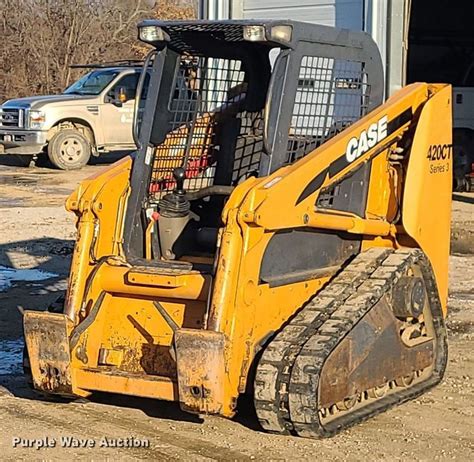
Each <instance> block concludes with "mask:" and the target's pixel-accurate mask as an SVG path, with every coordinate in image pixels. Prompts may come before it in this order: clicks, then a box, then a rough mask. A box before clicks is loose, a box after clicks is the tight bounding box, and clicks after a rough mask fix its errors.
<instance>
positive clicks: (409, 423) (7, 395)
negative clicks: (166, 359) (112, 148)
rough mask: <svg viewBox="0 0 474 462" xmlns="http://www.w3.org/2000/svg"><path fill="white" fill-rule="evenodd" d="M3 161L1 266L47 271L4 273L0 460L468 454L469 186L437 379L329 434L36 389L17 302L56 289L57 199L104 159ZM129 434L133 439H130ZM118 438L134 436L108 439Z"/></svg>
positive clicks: (472, 438) (60, 211)
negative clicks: (27, 367) (25, 367)
mask: <svg viewBox="0 0 474 462" xmlns="http://www.w3.org/2000/svg"><path fill="white" fill-rule="evenodd" d="M5 163H6V164H7V165H0V217H1V220H0V265H2V266H5V267H8V268H15V269H18V270H26V271H28V270H30V271H31V270H40V271H43V272H48V273H54V274H53V275H48V278H46V279H43V280H41V281H38V280H32V281H13V280H12V281H11V286H10V287H9V288H6V289H5V290H4V291H1V292H0V428H1V430H2V431H1V432H0V449H1V451H2V452H1V454H2V456H1V459H2V460H12V461H13V460H23V459H25V460H26V459H28V460H31V459H48V460H61V459H73V458H86V459H91V458H94V459H96V460H97V459H107V458H110V459H114V460H115V459H124V460H133V459H145V458H150V459H151V458H153V459H159V458H160V459H165V460H169V459H184V460H216V459H217V460H223V459H230V460H246V459H256V460H259V459H267V460H268V459H283V460H286V459H288V460H295V459H296V460H303V459H315V458H318V459H322V460H336V461H342V460H351V461H352V460H364V461H365V460H381V459H383V460H394V461H395V460H426V461H428V460H430V461H431V460H454V459H457V460H462V461H464V460H472V457H473V454H474V430H473V428H474V385H473V378H474V357H473V354H472V351H473V337H474V288H473V285H472V281H473V279H474V250H473V248H472V246H473V245H474V242H473V241H474V240H473V239H472V229H474V228H473V224H474V223H473V222H474V214H473V212H474V196H473V195H472V194H471V195H469V194H463V195H455V201H454V202H453V243H452V244H453V245H452V256H451V257H450V292H449V310H450V312H449V317H448V330H449V342H450V355H449V365H448V370H447V374H446V378H445V380H444V381H443V382H442V384H441V385H439V386H438V387H436V388H435V389H434V390H432V391H431V392H429V393H427V394H425V395H423V396H422V397H421V398H419V399H418V400H416V401H413V402H410V403H407V404H405V405H403V406H400V407H398V408H396V409H393V410H391V411H389V412H387V413H385V414H383V415H380V416H378V417H376V418H374V419H372V420H370V421H368V422H366V423H364V424H361V425H359V426H357V427H355V428H352V429H350V430H348V431H345V432H343V433H342V434H340V435H338V436H336V437H334V438H332V439H329V440H324V441H313V440H308V439H299V438H293V437H284V436H275V435H269V434H265V433H263V432H261V431H259V430H258V429H256V428H255V424H254V422H253V420H252V419H251V417H250V413H249V412H248V411H246V410H244V411H243V412H242V413H241V414H240V415H239V417H238V418H236V419H235V420H233V421H230V420H226V419H223V418H219V417H205V418H204V419H200V418H198V417H196V416H191V415H189V414H185V413H183V412H181V411H180V410H179V408H178V407H177V406H176V405H174V404H172V403H164V402H157V401H152V400H145V399H138V398H129V397H127V398H124V397H118V396H108V395H99V396H96V397H94V400H93V401H91V402H86V403H84V402H73V403H66V402H54V401H49V400H47V399H45V398H44V397H41V396H40V395H38V394H36V393H34V392H32V391H31V390H30V389H29V388H28V387H27V385H26V383H25V380H24V379H23V377H22V375H21V373H20V367H19V361H20V359H21V342H22V340H21V336H22V327H21V315H20V313H19V311H18V310H17V306H18V305H21V306H23V307H24V308H34V309H44V308H45V307H46V306H47V305H48V304H50V303H51V302H52V301H53V300H54V299H55V298H56V297H57V296H58V295H59V294H61V293H62V292H63V291H64V289H65V285H66V277H67V272H68V266H69V262H70V255H71V250H72V245H73V240H74V235H75V231H74V217H73V216H71V215H69V214H67V213H66V212H65V211H64V208H63V203H64V200H65V198H66V196H67V194H68V193H69V192H70V191H72V189H73V188H74V187H75V185H76V184H77V183H78V182H79V181H80V180H81V179H82V178H85V177H87V176H89V175H91V174H93V173H95V172H97V171H98V170H99V169H101V168H103V167H102V166H100V165H96V166H90V167H87V168H85V169H84V170H82V171H80V172H59V171H52V170H47V169H20V168H18V167H16V166H15V165H8V164H9V162H4V164H5ZM10 164H11V163H10ZM0 290H1V288H0ZM131 437H134V438H136V439H135V440H130V439H129V440H126V439H127V438H131ZM61 438H63V440H61ZM119 438H123V439H124V440H123V441H122V442H124V443H126V442H128V443H129V444H130V443H135V447H131V448H115V447H110V446H111V445H113V444H114V441H115V443H118V442H120V441H116V440H117V439H119ZM35 439H36V441H34V442H33V443H30V444H34V445H36V446H43V447H42V448H38V449H36V448H35V447H23V446H24V445H25V444H26V440H29V441H30V442H31V440H35ZM142 440H146V441H145V443H147V444H142V443H141V442H142ZM14 442H16V446H17V447H14V446H15V445H14ZM54 444H55V447H51V446H53V445H54ZM81 445H82V446H81ZM47 446H49V447H47ZM84 446H85V447H84ZM88 446H89V447H88ZM91 446H93V448H91ZM132 446H133V444H132Z"/></svg>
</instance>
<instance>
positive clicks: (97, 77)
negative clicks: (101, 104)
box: [64, 70, 118, 95]
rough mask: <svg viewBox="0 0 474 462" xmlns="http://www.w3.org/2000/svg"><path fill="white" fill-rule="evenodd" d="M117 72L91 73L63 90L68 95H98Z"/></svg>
mask: <svg viewBox="0 0 474 462" xmlns="http://www.w3.org/2000/svg"><path fill="white" fill-rule="evenodd" d="M117 74H118V71H112V70H108V71H92V72H89V73H88V74H86V75H85V76H84V77H81V78H80V79H79V80H78V81H77V82H74V83H73V84H72V85H71V86H70V87H68V88H66V90H64V93H65V94H69V95H98V94H100V93H101V92H102V91H103V90H104V88H105V87H106V86H107V85H108V84H109V83H110V82H112V80H113V79H115V77H116V76H117Z"/></svg>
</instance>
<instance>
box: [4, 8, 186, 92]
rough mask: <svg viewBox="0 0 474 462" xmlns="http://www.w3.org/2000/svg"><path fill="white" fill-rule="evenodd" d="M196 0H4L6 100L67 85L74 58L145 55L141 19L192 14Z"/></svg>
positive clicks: (78, 60)
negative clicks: (140, 36)
mask: <svg viewBox="0 0 474 462" xmlns="http://www.w3.org/2000/svg"><path fill="white" fill-rule="evenodd" d="M187 1H190V2H192V1H193V0H185V2H184V3H183V2H180V3H179V4H176V2H173V1H172V0H159V1H153V0H1V2H0V36H1V37H2V44H1V46H0V60H1V63H2V64H1V71H0V101H2V100H4V99H6V98H12V97H19V96H29V95H34V94H47V93H56V92H59V91H62V90H63V89H64V88H65V87H66V86H68V85H69V84H70V83H71V82H72V81H73V80H74V79H76V78H77V77H78V71H77V70H74V69H71V67H70V66H71V64H77V63H88V62H104V61H113V60H117V59H129V58H136V57H137V56H142V54H143V50H142V49H141V48H140V47H137V43H138V42H137V40H136V35H137V32H136V25H137V23H138V22H139V21H140V20H142V19H144V18H146V17H160V18H162V19H179V18H190V17H194V15H195V6H194V4H193V3H187Z"/></svg>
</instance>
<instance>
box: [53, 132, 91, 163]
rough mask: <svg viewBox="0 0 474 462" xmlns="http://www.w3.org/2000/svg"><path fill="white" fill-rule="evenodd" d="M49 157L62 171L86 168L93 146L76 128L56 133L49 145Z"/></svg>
mask: <svg viewBox="0 0 474 462" xmlns="http://www.w3.org/2000/svg"><path fill="white" fill-rule="evenodd" d="M48 157H49V160H50V161H51V163H52V164H53V165H54V166H55V167H57V168H59V169H61V170H76V169H80V168H82V167H84V166H85V165H86V164H87V162H89V159H90V157H91V146H90V143H89V141H88V140H87V138H86V137H85V136H84V135H83V134H82V133H81V132H80V131H79V130H76V129H74V128H66V129H63V130H60V131H59V132H58V133H56V134H55V135H54V136H53V137H52V138H51V140H50V142H49V143H48Z"/></svg>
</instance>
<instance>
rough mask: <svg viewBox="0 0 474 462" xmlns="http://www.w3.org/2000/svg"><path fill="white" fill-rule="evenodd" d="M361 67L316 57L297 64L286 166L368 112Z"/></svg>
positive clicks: (345, 61)
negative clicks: (295, 90)
mask: <svg viewBox="0 0 474 462" xmlns="http://www.w3.org/2000/svg"><path fill="white" fill-rule="evenodd" d="M369 96H370V85H369V84H368V79H367V73H366V72H365V71H364V63H362V62H356V61H348V60H339V59H334V58H321V57H317V56H304V57H303V58H302V61H301V67H300V73H299V79H298V89H297V92H296V98H295V103H294V106H293V116H292V120H291V124H290V130H289V138H288V149H287V152H288V158H287V162H288V163H292V162H294V161H295V160H298V159H300V158H301V157H304V156H305V155H306V154H308V153H310V152H311V151H313V150H314V149H315V148H317V147H318V146H319V145H321V144H322V143H324V142H325V141H327V140H328V139H329V138H332V137H333V136H335V135H336V134H338V133H339V132H340V131H342V130H343V129H344V128H346V127H347V126H349V125H351V124H352V123H354V122H355V121H357V120H359V119H360V118H361V117H363V116H364V115H365V114H367V112H368V105H369Z"/></svg>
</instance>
